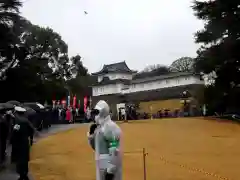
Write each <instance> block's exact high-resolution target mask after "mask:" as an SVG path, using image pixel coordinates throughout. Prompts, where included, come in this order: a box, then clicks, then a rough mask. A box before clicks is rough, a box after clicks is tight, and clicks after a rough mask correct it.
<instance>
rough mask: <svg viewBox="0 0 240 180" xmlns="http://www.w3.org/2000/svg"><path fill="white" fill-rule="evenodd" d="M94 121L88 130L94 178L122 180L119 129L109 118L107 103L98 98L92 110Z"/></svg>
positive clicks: (99, 179) (98, 179) (97, 179)
mask: <svg viewBox="0 0 240 180" xmlns="http://www.w3.org/2000/svg"><path fill="white" fill-rule="evenodd" d="M92 113H93V114H94V116H95V123H94V124H92V125H91V126H90V131H89V132H88V140H89V144H90V145H91V147H92V148H93V149H94V151H95V160H96V180H122V151H121V134H122V132H121V129H120V127H119V126H118V125H117V124H116V123H115V122H113V121H112V120H111V117H110V109H109V106H108V104H107V103H106V102H105V101H103V100H100V101H99V102H98V103H97V104H96V106H95V108H94V109H93V110H92Z"/></svg>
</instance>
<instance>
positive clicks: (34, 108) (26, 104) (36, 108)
mask: <svg viewBox="0 0 240 180" xmlns="http://www.w3.org/2000/svg"><path fill="white" fill-rule="evenodd" d="M23 105H24V106H25V107H30V108H32V109H33V110H35V111H41V108H40V107H39V106H38V105H37V104H36V103H34V102H33V103H24V104H23Z"/></svg>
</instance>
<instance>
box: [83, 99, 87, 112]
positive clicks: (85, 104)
mask: <svg viewBox="0 0 240 180" xmlns="http://www.w3.org/2000/svg"><path fill="white" fill-rule="evenodd" d="M87 101H88V98H87V96H85V97H84V99H83V103H84V104H83V105H84V112H86V111H87Z"/></svg>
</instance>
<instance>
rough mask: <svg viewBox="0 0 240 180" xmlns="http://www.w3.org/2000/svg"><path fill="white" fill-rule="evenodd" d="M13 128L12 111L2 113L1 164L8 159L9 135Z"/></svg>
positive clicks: (0, 131)
mask: <svg viewBox="0 0 240 180" xmlns="http://www.w3.org/2000/svg"><path fill="white" fill-rule="evenodd" d="M10 128H11V114H10V112H8V111H7V112H5V113H4V115H3V114H1V117H0V142H1V146H0V164H2V163H4V161H5V160H6V148H7V140H8V137H9V133H10Z"/></svg>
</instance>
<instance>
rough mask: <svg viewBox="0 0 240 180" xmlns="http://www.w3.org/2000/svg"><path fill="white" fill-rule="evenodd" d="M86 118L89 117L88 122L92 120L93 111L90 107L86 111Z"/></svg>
mask: <svg viewBox="0 0 240 180" xmlns="http://www.w3.org/2000/svg"><path fill="white" fill-rule="evenodd" d="M86 116H87V121H88V122H89V121H90V119H91V110H90V108H89V107H87V110H86Z"/></svg>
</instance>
